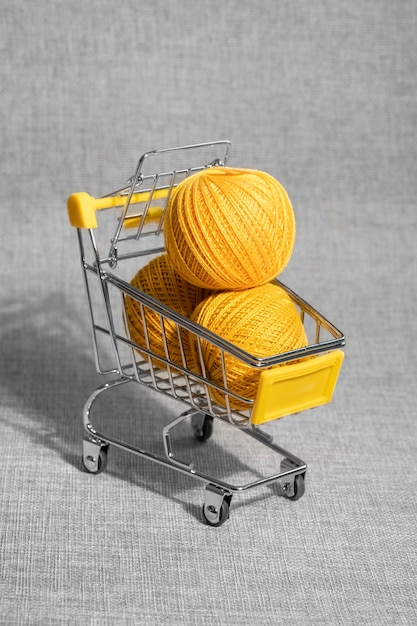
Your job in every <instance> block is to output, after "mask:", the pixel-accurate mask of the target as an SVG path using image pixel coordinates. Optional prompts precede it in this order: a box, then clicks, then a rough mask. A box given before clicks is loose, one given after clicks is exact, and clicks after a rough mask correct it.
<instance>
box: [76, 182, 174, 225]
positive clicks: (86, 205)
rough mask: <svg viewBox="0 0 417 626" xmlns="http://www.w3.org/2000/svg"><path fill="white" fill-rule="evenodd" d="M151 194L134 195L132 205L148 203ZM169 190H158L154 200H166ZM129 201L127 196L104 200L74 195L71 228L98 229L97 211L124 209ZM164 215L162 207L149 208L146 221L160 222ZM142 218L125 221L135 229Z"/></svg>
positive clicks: (153, 196) (78, 194)
mask: <svg viewBox="0 0 417 626" xmlns="http://www.w3.org/2000/svg"><path fill="white" fill-rule="evenodd" d="M150 194H151V192H150V191H140V192H138V193H134V194H132V197H131V199H130V204H138V203H141V202H142V203H143V202H148V201H149V197H150ZM167 195H168V189H157V190H156V191H154V192H153V193H152V200H159V199H161V198H166V197H167ZM126 201H127V196H106V197H104V198H94V197H93V196H90V195H89V194H88V193H85V192H84V191H80V192H77V193H73V194H71V195H70V197H69V198H68V201H67V209H68V217H69V221H70V224H71V226H74V227H75V228H97V218H96V211H100V210H101V209H111V208H115V207H123V206H124V205H125V203H126ZM161 215H162V207H156V206H152V207H149V208H148V211H147V213H146V220H147V221H148V220H150V221H154V220H159V219H160V217H161ZM140 219H141V216H138V215H135V216H133V217H132V218H128V219H127V220H126V221H125V226H126V227H127V228H134V227H135V226H137V225H138V223H139V221H140Z"/></svg>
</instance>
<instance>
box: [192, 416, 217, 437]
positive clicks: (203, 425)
mask: <svg viewBox="0 0 417 626" xmlns="http://www.w3.org/2000/svg"><path fill="white" fill-rule="evenodd" d="M192 429H193V433H194V437H195V438H196V439H197V441H207V439H210V437H211V436H212V434H213V417H212V416H211V415H204V418H203V419H202V420H200V421H199V422H198V423H195V424H192Z"/></svg>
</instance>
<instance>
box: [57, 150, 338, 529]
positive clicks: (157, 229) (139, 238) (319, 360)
mask: <svg viewBox="0 0 417 626" xmlns="http://www.w3.org/2000/svg"><path fill="white" fill-rule="evenodd" d="M230 149H231V145H230V142H229V141H214V142H210V143H201V144H195V145H187V146H180V147H175V148H169V149H164V150H155V151H152V152H148V153H145V154H143V155H142V156H141V157H140V159H139V162H138V164H137V167H136V171H135V174H134V176H132V177H131V178H129V180H128V181H127V183H126V185H125V186H124V187H122V188H120V189H118V190H116V191H114V192H112V193H110V194H108V195H106V196H104V197H101V198H94V197H92V196H91V195H89V194H87V193H85V192H80V193H74V194H72V195H71V196H70V197H69V198H68V203H67V207H68V215H69V220H70V223H71V225H72V226H73V227H75V228H76V232H77V236H78V243H79V249H80V256H81V267H82V273H83V276H84V282H85V287H86V294H87V302H88V311H89V316H90V322H91V331H92V344H93V350H94V357H95V365H96V369H97V371H98V372H99V373H100V374H102V375H103V376H104V377H105V379H106V382H104V383H103V384H102V385H100V386H99V387H98V388H96V389H95V390H94V391H93V392H92V393H91V395H90V397H89V398H88V399H87V401H86V403H85V405H84V409H83V422H84V429H85V435H84V439H83V455H82V461H83V465H84V468H85V469H86V470H87V471H88V472H90V473H93V474H98V473H100V472H102V471H103V470H104V469H105V467H106V463H107V451H108V448H109V445H113V446H116V447H119V448H121V449H123V450H126V451H129V452H132V453H134V454H136V455H139V456H141V457H144V458H147V459H149V460H151V461H154V462H156V463H159V464H162V465H164V466H167V467H170V468H172V469H174V470H176V471H178V472H182V473H184V474H187V475H191V476H193V477H195V478H196V479H198V480H200V481H202V482H203V483H205V485H206V488H205V500H204V505H203V517H204V519H205V521H206V522H207V523H208V524H210V525H212V526H219V525H221V524H222V523H223V522H224V521H225V520H226V519H227V518H228V517H229V510H230V504H231V499H232V496H233V495H234V494H235V493H238V492H243V491H246V490H249V489H252V488H255V487H259V486H265V485H269V484H274V485H276V486H277V487H278V492H279V494H280V495H282V496H284V497H285V498H287V499H290V500H297V499H299V498H300V497H301V496H302V495H303V493H304V488H305V475H306V469H307V466H306V464H305V463H304V462H303V461H302V460H301V459H299V458H298V457H296V456H295V455H294V454H292V453H291V452H288V451H287V450H285V449H283V448H281V447H280V446H279V445H277V444H276V443H275V442H274V441H273V439H272V437H271V435H270V434H269V433H267V432H266V431H265V430H264V429H261V428H260V425H262V424H265V423H266V422H269V421H271V420H276V419H278V418H281V417H283V416H286V415H290V414H294V413H298V412H300V411H304V410H306V409H310V408H313V407H317V406H319V405H322V404H324V403H327V402H329V401H330V400H331V399H332V396H333V392H334V389H335V386H336V382H337V379H338V375H339V371H340V368H341V365H342V361H343V351H342V349H341V348H342V347H343V346H344V345H345V338H344V335H343V334H342V333H341V332H340V331H339V330H338V329H337V328H336V327H335V326H334V325H333V324H332V323H330V322H329V321H328V320H327V319H326V318H325V317H324V316H323V315H321V314H320V313H318V311H316V310H315V309H314V308H313V307H312V306H311V305H310V304H308V303H307V302H306V301H305V300H303V299H302V298H301V297H300V296H299V295H297V294H296V293H294V292H293V291H292V290H291V289H290V288H289V287H287V286H286V285H284V284H283V283H282V282H280V281H279V280H275V281H274V282H275V284H276V285H277V286H279V287H281V288H283V289H284V290H285V291H286V292H287V294H288V295H289V296H290V297H291V299H292V300H293V302H294V303H295V304H296V306H297V307H298V309H299V312H300V316H301V319H302V321H303V324H304V328H305V330H306V334H307V336H308V338H309V342H308V345H307V346H305V347H303V348H299V349H295V350H292V351H289V352H285V353H282V354H277V355H274V356H268V357H265V358H260V357H256V356H254V355H252V354H250V353H248V352H245V351H244V350H242V349H241V348H239V347H237V346H236V345H234V344H232V343H230V342H228V341H226V340H225V339H224V338H222V337H220V336H218V335H216V334H215V333H213V332H211V331H209V330H208V329H206V328H204V327H202V326H200V325H198V324H196V323H194V322H193V321H191V320H190V319H188V318H186V317H184V316H182V315H180V314H179V313H177V312H175V311H174V310H172V309H170V308H168V307H167V306H165V305H164V304H162V303H161V302H160V301H158V300H156V299H155V298H153V297H152V296H150V295H149V294H146V293H144V292H142V291H140V290H138V289H137V288H135V287H134V286H133V285H132V284H131V282H130V281H131V279H132V277H133V275H134V274H135V273H136V271H137V269H138V266H139V264H140V263H142V264H144V263H146V262H147V261H148V260H149V259H151V258H153V257H155V256H156V255H159V254H162V253H163V252H164V251H165V246H164V237H163V230H164V217H165V212H166V208H167V205H168V202H169V199H170V196H171V193H172V190H173V189H174V187H176V186H177V185H178V184H179V183H180V182H181V180H183V179H184V178H185V177H187V176H189V175H190V174H192V173H194V172H197V171H199V170H201V169H203V168H206V167H216V166H218V165H226V164H227V161H228V157H229V153H230ZM126 298H131V299H132V300H134V301H135V302H136V305H137V307H138V310H139V311H140V314H141V319H142V323H143V327H144V334H145V344H143V345H140V346H139V345H137V344H136V343H135V342H134V341H133V340H132V338H131V336H130V333H129V327H128V324H127V320H126V314H125V304H124V303H125V299H126ZM147 311H148V312H149V311H151V312H152V313H153V315H154V316H155V315H156V316H157V318H158V319H159V324H160V333H161V338H162V345H163V353H156V352H155V351H154V350H153V348H152V345H151V342H150V341H149V338H148V336H147V328H146V324H147V321H146V320H147V315H146V312H147ZM271 323H273V321H271ZM168 325H169V326H170V329H171V332H172V327H173V325H174V328H175V329H176V335H177V337H178V345H179V348H180V354H181V359H178V358H175V360H174V359H173V357H172V351H171V349H170V343H169V337H168V335H169V333H168V332H167V327H168ZM190 336H193V338H194V341H195V344H196V345H197V347H198V351H197V353H198V354H199V355H200V363H199V368H198V371H196V368H195V367H192V366H191V365H190V363H189V362H188V357H187V350H186V349H185V344H184V342H185V340H186V337H188V338H189V337H190ZM177 337H176V338H177ZM202 342H209V343H211V344H213V346H215V347H216V348H217V350H218V352H219V355H220V359H221V364H222V380H221V382H219V381H216V382H214V381H213V380H211V379H210V376H209V374H208V373H207V372H206V370H205V366H204V360H203V359H202V357H201V344H202ZM225 355H232V356H233V357H234V358H235V359H239V360H241V361H242V362H243V363H245V364H246V365H247V366H249V367H252V368H256V369H257V370H258V371H259V372H260V376H259V385H258V388H257V393H256V397H255V398H254V399H253V398H247V397H245V396H244V395H237V394H236V393H235V392H234V391H232V390H231V389H230V388H229V384H228V371H227V359H226V358H225ZM282 365H284V367H282ZM130 383H139V384H141V385H144V386H145V387H147V388H149V389H152V390H154V391H156V392H159V393H161V394H164V395H166V396H169V397H171V398H173V399H175V400H178V401H180V402H182V403H184V404H185V405H186V409H185V410H184V412H182V413H181V414H180V415H179V416H178V417H175V418H174V419H173V420H171V421H170V422H169V423H168V424H167V425H165V426H164V427H163V429H162V440H163V445H164V454H163V455H162V454H161V455H158V454H155V453H153V452H150V451H148V450H145V449H142V448H139V447H137V446H134V445H132V444H131V443H129V442H128V441H122V440H120V439H118V438H116V437H113V436H112V435H110V434H108V433H101V432H99V431H98V430H97V429H96V428H95V426H94V425H93V423H92V421H91V413H92V409H93V405H94V403H95V401H96V400H97V398H98V397H100V396H101V395H102V394H104V393H112V390H113V389H115V388H118V387H121V386H122V385H126V384H130ZM219 397H221V398H222V401H221V402H220V403H219V402H218V398H219ZM214 398H215V399H216V400H214ZM236 406H237V407H238V408H235V407H236ZM186 420H189V421H190V423H191V432H192V433H193V435H194V437H195V438H196V439H197V440H199V441H200V442H201V441H206V440H208V439H209V438H210V436H211V434H212V430H213V423H214V422H215V421H223V422H227V423H229V424H232V425H233V426H235V427H236V428H238V429H239V430H240V431H242V432H244V433H246V434H247V435H249V436H250V437H252V438H254V439H255V440H256V441H257V442H259V443H261V444H263V445H264V446H266V447H267V448H268V449H269V450H270V451H271V450H272V451H273V452H274V453H276V454H277V458H278V459H279V461H280V462H279V467H277V469H276V471H274V472H273V473H272V474H268V475H262V476H261V477H257V478H256V479H255V480H251V481H250V482H246V483H243V484H242V483H239V484H235V483H234V484H231V483H230V482H228V481H227V480H224V479H221V478H219V477H215V476H212V475H208V474H207V473H206V472H205V471H200V470H199V469H198V468H196V466H195V464H193V463H189V462H187V461H184V460H183V459H180V458H178V457H177V456H176V454H175V453H174V450H173V444H172V429H173V428H175V427H176V426H178V425H179V424H180V423H182V422H184V421H186Z"/></svg>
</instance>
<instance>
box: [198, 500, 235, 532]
mask: <svg viewBox="0 0 417 626" xmlns="http://www.w3.org/2000/svg"><path fill="white" fill-rule="evenodd" d="M210 508H211V507H210V506H209V507H208V509H209V510H208V515H210V513H211V511H210ZM213 513H214V514H215V516H216V518H217V521H215V522H213V521H212V520H211V519H210V518H209V517H208V516H207V514H206V507H205V506H203V517H204V520H205V521H206V523H207V524H208V525H209V526H221V525H222V524H224V523H225V522H226V521H227V520H228V519H229V515H230V507H229V503H228V502H226V501H225V500H223V502H222V504H221V506H220V511H219V515H218V517H217V511H215V510H214V511H213Z"/></svg>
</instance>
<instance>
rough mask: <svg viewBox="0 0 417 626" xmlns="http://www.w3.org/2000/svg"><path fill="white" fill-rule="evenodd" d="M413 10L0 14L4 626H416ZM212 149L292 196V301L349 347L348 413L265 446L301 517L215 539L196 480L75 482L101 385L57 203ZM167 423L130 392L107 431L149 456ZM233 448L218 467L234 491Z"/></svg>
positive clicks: (342, 399) (50, 9) (118, 458)
mask: <svg viewBox="0 0 417 626" xmlns="http://www.w3.org/2000/svg"><path fill="white" fill-rule="evenodd" d="M416 7H417V5H416V3H415V2H414V1H413V0H404V1H403V2H391V1H388V0H374V1H371V2H360V1H359V0H352V1H351V2H347V3H344V4H340V3H335V2H330V1H327V0H319V1H317V2H307V1H304V0H303V1H301V2H293V1H287V0H284V1H280V2H276V1H275V0H267V1H265V2H262V3H257V4H256V3H253V2H249V1H247V0H243V1H242V0H229V1H228V2H223V1H220V0H207V2H198V1H191V0H182V1H179V0H173V1H172V2H165V1H162V0H156V1H154V2H143V1H139V2H138V1H133V0H129V1H126V2H121V3H112V2H108V1H107V0H100V1H98V0H93V1H91V2H82V1H81V0H68V1H62V2H55V1H53V0H45V1H43V2H32V3H27V2H23V1H22V0H15V1H14V2H13V3H11V2H5V0H3V1H2V2H1V6H0V16H1V19H0V41H1V53H0V54H1V56H0V59H1V61H0V81H1V95H0V106H1V114H2V115H1V120H2V131H1V133H2V142H1V144H2V150H1V163H2V167H1V177H2V184H1V186H0V203H1V205H0V206H1V212H2V246H1V247H2V262H1V264H0V275H1V326H0V330H1V344H0V345H1V361H0V363H1V379H0V382H1V407H0V421H1V437H0V485H1V492H0V497H1V505H0V533H1V580H0V623H1V624H5V625H10V626H15V625H26V624H28V625H29V624H83V625H84V624H109V625H111V624H146V625H153V624H154V625H159V624H178V625H192V624H195V625H197V624H198V625H199V626H200V625H203V624H213V623H217V624H224V625H229V624H230V625H232V624H236V625H237V624H239V625H243V624H248V625H252V624H259V625H261V624H262V625H265V626H266V625H268V626H273V625H276V624H286V623H293V624H297V625H298V624H300V625H304V624H306V625H308V624H342V625H345V624H367V625H371V624H375V625H381V624H387V625H390V626H391V625H393V624H413V623H416V622H417V608H416V600H417V598H416V583H417V564H416V548H417V545H416V533H415V524H416V513H417V504H416V487H417V480H416V468H415V465H416V458H417V456H416V454H417V426H416V416H415V413H416V409H415V404H416V403H415V381H416V375H417V364H416V347H415V330H416V322H415V311H416V307H417V296H416V244H415V233H416V226H417V217H416V215H417V213H416V207H415V199H416V197H417V188H416V180H417V179H416V176H415V162H416V156H417V155H416V124H417V120H416V106H415V105H416V95H417V94H416V74H415V68H416V63H417V58H416V38H415V32H416V26H417V8H416ZM222 138H228V139H231V141H232V144H233V151H232V156H231V159H230V163H231V164H233V165H237V166H242V167H256V168H258V169H261V170H266V171H268V172H270V173H271V174H273V175H274V176H276V177H277V178H278V179H279V180H280V181H281V182H282V184H283V185H284V186H285V188H286V189H287V191H288V193H289V195H290V197H291V199H292V201H293V205H294V209H295V213H296V219H297V243H296V247H295V250H294V253H293V257H292V259H291V262H290V264H289V266H288V267H287V269H286V270H285V272H284V276H283V279H285V282H287V283H288V284H290V285H291V286H292V287H293V288H294V289H295V290H296V291H298V292H299V293H300V294H301V295H303V296H304V297H305V299H306V300H308V301H310V302H311V303H312V304H313V305H315V306H317V308H318V309H319V310H321V311H322V312H323V313H324V314H325V315H327V316H328V317H329V319H330V320H332V321H333V322H335V323H336V325H338V326H339V327H340V328H342V329H343V330H344V331H345V333H346V335H347V338H348V345H347V348H346V358H345V363H344V366H343V369H342V374H341V377H340V380H339V383H338V386H337V389H336V394H335V397H334V400H333V402H332V403H331V404H330V405H326V406H325V407H322V408H320V409H315V410H314V411H310V412H304V413H301V414H299V415H297V416H294V417H290V418H285V419H284V420H280V421H277V422H273V423H272V424H271V425H270V431H271V432H272V433H273V434H274V436H275V437H276V439H277V441H279V442H281V443H282V444H283V445H285V446H287V447H288V448H289V449H290V450H291V451H293V452H294V453H296V454H298V455H299V456H300V457H301V458H303V459H305V461H306V462H307V464H308V467H309V469H308V474H307V485H306V487H307V488H306V493H305V495H304V497H303V498H302V499H300V500H299V501H298V502H294V503H291V502H288V501H286V500H283V499H282V498H277V497H276V496H274V495H273V494H272V492H271V490H268V489H264V490H262V489H261V490H259V491H252V492H250V495H249V494H248V495H246V496H235V498H234V500H233V505H232V511H231V517H230V520H229V521H228V522H227V523H226V524H225V525H223V526H222V527H221V528H218V529H214V528H210V527H208V526H206V525H204V524H202V522H201V516H200V507H201V504H202V499H203V492H202V485H201V483H199V482H195V481H193V480H191V479H189V478H187V477H183V476H180V475H179V474H177V473H175V472H170V471H167V470H165V469H164V468H161V467H159V466H154V465H153V464H150V463H149V462H146V461H144V460H143V461H142V460H140V459H138V458H136V457H133V456H132V455H129V454H127V453H123V452H122V451H118V450H111V451H110V454H109V464H108V469H107V471H106V473H103V474H101V475H100V476H96V477H95V476H90V475H88V474H86V473H84V472H82V471H80V452H81V438H82V425H81V410H82V406H83V403H84V401H85V400H86V398H87V397H88V395H89V393H90V392H91V391H92V390H93V389H94V388H95V386H97V385H98V384H99V383H100V382H102V381H101V380H100V379H99V377H98V375H97V374H95V372H94V365H93V360H92V350H91V345H90V336H89V330H88V324H87V309H86V304H85V300H84V291H83V285H82V281H81V276H80V270H79V259H78V256H77V255H78V250H77V246H76V238H75V233H74V232H73V230H72V229H71V228H70V226H69V225H68V221H67V216H66V198H67V196H68V195H69V194H70V193H72V192H73V191H80V190H82V191H88V192H89V193H91V194H93V195H102V194H104V193H106V192H108V191H110V190H111V189H113V188H115V187H118V186H120V185H123V184H124V181H125V180H126V178H128V177H129V176H130V175H131V174H132V173H133V171H134V168H135V166H136V163H137V160H138V157H139V156H140V154H141V153H143V152H145V151H147V150H151V149H155V148H163V147H168V146H175V145H179V144H187V143H193V142H199V141H207V140H214V139H222ZM110 404H112V403H110ZM132 406H133V409H134V410H133V411H132ZM106 408H107V409H108V408H109V407H106ZM177 410H178V408H177V406H173V404H172V403H170V401H168V400H165V399H164V398H163V397H162V396H158V397H157V398H154V396H153V394H152V393H151V392H150V391H146V390H145V391H142V392H140V393H139V392H138V391H137V390H130V389H128V390H127V391H126V393H125V394H119V395H118V396H117V398H116V397H115V398H114V402H113V404H112V409H111V411H110V412H109V415H108V416H107V417H105V418H103V419H105V420H106V419H107V422H105V425H106V424H107V426H109V427H110V426H115V427H117V429H119V431H120V433H122V434H123V436H125V437H126V438H128V439H130V440H135V438H137V439H138V440H140V441H141V442H143V441H144V442H145V443H146V445H148V444H149V445H150V446H152V445H153V446H154V447H156V448H158V446H160V439H161V429H162V427H163V425H164V424H165V423H166V421H167V420H168V419H169V418H170V416H174V415H175V411H177ZM235 430H236V429H234V430H232V432H230V431H229V430H228V431H227V433H223V430H222V429H221V428H220V429H217V430H216V434H215V437H214V439H213V441H212V442H210V445H211V448H210V450H211V455H212V461H213V462H214V465H215V466H216V465H219V464H223V465H224V466H225V467H226V468H228V470H229V471H231V472H238V473H239V472H245V468H246V466H255V467H256V464H257V463H258V462H260V457H259V456H258V455H259V451H258V449H257V448H255V447H251V446H249V448H248V447H247V442H246V439H244V441H243V443H242V442H241V439H242V437H243V435H241V434H240V433H237V432H235ZM137 431H138V432H137ZM190 443H191V441H190ZM241 455H244V460H243V459H242V457H241Z"/></svg>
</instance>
